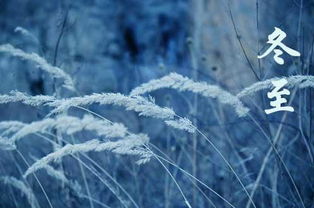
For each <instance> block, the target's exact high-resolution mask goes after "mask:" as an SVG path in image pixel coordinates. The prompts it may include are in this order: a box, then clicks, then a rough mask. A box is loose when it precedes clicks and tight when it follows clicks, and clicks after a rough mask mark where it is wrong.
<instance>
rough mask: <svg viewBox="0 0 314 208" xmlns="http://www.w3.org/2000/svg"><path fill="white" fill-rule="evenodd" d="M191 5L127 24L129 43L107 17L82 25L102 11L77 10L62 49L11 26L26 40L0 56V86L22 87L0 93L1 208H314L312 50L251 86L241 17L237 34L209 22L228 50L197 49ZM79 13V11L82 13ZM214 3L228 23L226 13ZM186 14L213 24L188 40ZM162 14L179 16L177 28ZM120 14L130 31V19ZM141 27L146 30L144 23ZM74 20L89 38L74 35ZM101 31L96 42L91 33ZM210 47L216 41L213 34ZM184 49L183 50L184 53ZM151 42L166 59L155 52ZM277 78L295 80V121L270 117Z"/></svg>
mask: <svg viewBox="0 0 314 208" xmlns="http://www.w3.org/2000/svg"><path fill="white" fill-rule="evenodd" d="M77 2H80V1H77ZM95 2H96V1H95ZM115 2H116V1H112V3H110V4H113V5H115V6H116V7H114V8H119V9H118V10H119V11H120V10H121V11H123V10H126V11H128V12H130V14H131V13H132V8H133V7H137V6H145V9H149V8H151V6H152V5H151V4H150V2H152V1H144V2H142V3H136V1H125V2H124V1H122V2H123V3H121V2H120V1H117V2H120V3H115ZM128 2H130V3H128ZM156 2H157V1H156ZM165 2H166V1H165ZM169 2H170V1H169ZM173 2H175V1H173ZM192 2H193V8H192V7H191V8H190V7H189V8H188V7H187V5H188V4H186V3H185V2H184V1H180V3H178V2H177V4H175V7H174V8H166V9H165V8H162V7H160V8H159V7H158V6H157V7H154V9H153V10H149V14H150V15H146V16H145V15H144V13H143V14H142V13H141V14H140V15H139V16H138V17H136V18H135V17H134V16H130V17H132V18H127V19H128V21H130V22H128V23H127V26H124V27H126V28H124V30H123V27H122V28H120V27H117V28H119V30H120V29H121V30H123V31H119V34H120V33H121V36H122V37H123V38H124V39H123V38H120V39H119V36H118V35H117V34H114V35H113V34H111V33H110V32H109V31H107V30H105V29H104V28H102V27H100V25H102V24H104V23H102V21H103V20H102V18H99V19H101V21H96V20H98V19H97V18H95V19H93V21H91V22H89V21H87V22H85V23H84V24H83V22H82V21H85V17H86V16H85V15H91V16H94V15H95V16H97V14H98V15H99V14H107V13H106V12H105V9H106V8H109V7H108V5H107V4H105V5H103V7H99V8H93V9H92V10H90V11H89V10H87V9H86V10H85V9H84V10H82V11H80V10H78V11H79V13H78V16H82V17H81V18H79V19H78V20H77V21H76V20H74V19H71V15H69V16H68V13H66V14H62V15H60V18H58V20H57V22H58V25H60V28H59V29H60V30H58V32H60V34H58V35H59V36H57V40H56V43H55V45H53V46H51V45H49V44H48V43H47V42H50V41H51V40H50V39H48V40H45V34H46V33H43V34H42V33H40V35H41V36H39V35H38V34H36V35H34V34H33V32H36V30H34V31H28V30H27V29H26V27H16V29H15V30H14V31H15V35H16V36H17V38H21V39H22V40H23V41H28V43H25V44H24V43H23V44H21V41H22V40H19V41H20V42H16V41H12V44H6V42H8V41H7V40H6V41H5V42H4V43H3V44H2V45H0V72H1V73H0V75H1V77H0V82H1V81H3V82H5V83H6V82H8V80H14V79H15V80H19V81H20V80H21V82H19V83H10V84H9V85H10V86H5V88H4V89H0V90H1V92H2V93H1V94H0V155H1V159H0V208H2V207H6V208H11V207H31V208H40V207H48V208H59V207H78V208H86V207H90V208H98V207H105V208H108V207H112V208H116V207H117V208H120V207H124V208H133V207H135V208H150V207H153V208H172V207H187V208H192V207H193V208H203V207H204V208H205V207H206V208H207V207H217V208H226V207H232V208H242V207H243V208H250V207H254V208H263V207H274V208H275V207H276V208H285V207H289V208H290V207H300V208H312V207H313V203H314V201H313V193H314V188H313V187H314V177H313V172H314V168H313V167H314V166H313V164H314V157H313V154H314V152H313V145H314V143H313V139H312V137H313V131H314V128H313V122H312V118H313V116H312V115H313V114H312V113H313V108H312V106H313V99H312V98H313V92H312V91H313V87H314V77H313V76H312V75H313V73H312V70H313V69H312V60H311V59H312V53H313V52H312V51H313V49H312V48H306V47H305V49H304V51H303V53H302V54H304V55H303V56H304V57H303V56H302V59H300V60H295V62H296V63H293V64H290V63H289V62H290V60H288V59H287V61H286V62H287V65H289V67H291V68H288V67H287V69H285V71H280V72H282V73H278V74H280V75H274V74H275V73H272V72H271V70H273V68H272V67H273V66H272V65H271V63H272V62H270V63H268V62H267V63H266V60H263V61H265V62H262V63H253V61H252V63H249V64H248V65H249V66H250V67H252V70H255V71H254V75H255V76H256V78H257V79H260V80H257V79H256V80H254V79H255V78H254V77H253V74H250V73H249V72H248V73H247V74H250V75H249V76H251V75H252V77H251V79H244V78H243V77H246V73H245V74H244V73H242V72H243V71H241V70H242V69H241V67H238V66H239V65H238V64H237V63H236V62H235V60H236V61H239V62H241V61H249V62H250V60H255V59H254V58H256V57H255V55H254V56H252V57H251V56H250V54H251V53H252V54H255V53H256V55H257V53H258V52H256V51H255V50H256V49H255V46H254V47H251V46H250V45H251V44H250V43H251V42H249V41H248V42H245V41H246V40H248V39H249V38H248V37H247V36H250V35H251V34H243V37H242V36H240V35H239V34H240V33H241V32H242V31H243V30H245V28H244V27H243V26H242V27H241V29H239V30H237V25H236V22H237V18H239V17H237V16H236V15H234V16H232V14H231V11H230V15H231V16H232V17H231V18H232V23H233V24H234V25H233V26H234V29H235V30H236V37H233V36H232V35H230V37H229V34H230V31H229V30H225V27H226V28H227V27H230V28H232V27H231V25H229V26H228V25H224V26H220V25H219V28H218V24H217V22H216V18H214V20H213V22H212V23H211V24H210V25H211V27H212V26H215V27H214V28H210V30H209V31H207V30H206V31H207V32H210V31H216V30H217V31H219V30H222V32H221V33H223V35H222V36H221V37H227V39H226V40H224V39H223V40H224V41H222V40H221V39H217V40H216V39H215V40H211V41H209V42H210V43H211V44H209V48H206V46H202V47H201V46H200V45H202V44H201V43H202V41H200V40H199V39H198V38H197V36H199V37H200V36H202V35H203V34H201V27H202V24H204V25H205V24H206V23H205V22H206V21H207V19H211V18H209V16H207V14H205V13H204V11H203V9H204V7H203V6H202V5H201V3H202V2H203V3H204V1H203V0H200V1H192ZM243 2H245V1H243ZM243 2H242V3H241V4H243ZM259 2H260V1H257V2H254V5H257V6H258V3H259ZM47 4H48V3H47ZM76 4H80V3H76V1H75V2H73V8H74V9H73V10H76V9H78V8H80V7H79V6H78V5H76ZM91 4H92V3H91ZM97 4H101V3H99V2H98V3H97ZM108 4H109V3H108ZM133 4H134V5H133ZM165 4H167V5H170V4H171V3H165ZM194 4H195V5H194ZM208 4H209V6H210V7H213V9H212V10H217V11H214V12H216V13H217V14H218V13H219V14H220V13H223V12H221V7H220V4H219V2H215V1H210V2H208ZM216 4H217V5H216ZM230 4H231V3H230ZM249 4H250V5H251V4H252V2H249ZM122 5H126V6H125V8H121V7H118V6H122ZM156 5H162V3H158V4H157V3H156ZM156 5H155V6H156ZM218 5H219V6H218ZM223 5H224V6H226V8H227V6H230V5H225V4H223ZM194 7H195V8H194ZM301 8H302V7H301ZM71 9H72V7H71ZM96 9H99V11H98V12H96V11H95V10H96ZM111 9H112V8H111ZM133 9H134V8H133ZM187 9H188V10H189V9H191V10H192V9H193V14H192V16H193V17H194V16H195V18H196V20H198V19H201V18H204V19H203V21H202V22H197V24H196V25H195V28H193V32H192V33H193V37H189V38H187V37H186V36H187V34H186V33H185V32H186V31H187V30H189V29H190V28H188V29H187V28H184V25H187V24H189V23H188V21H186V19H184V18H183V17H184V15H183V13H184V12H182V10H184V11H186V10H187ZM229 9H230V8H229ZM164 11H170V13H171V15H174V16H177V17H175V18H174V19H175V21H174V22H172V23H171V24H170V25H169V23H168V22H171V21H170V20H172V19H171V18H170V19H169V16H167V14H165V13H164ZM223 11H224V10H223ZM94 12H95V13H94ZM107 12H108V11H107ZM212 12H213V11H210V12H209V13H210V15H213V14H212ZM246 12H247V11H246ZM113 13H114V15H117V16H118V17H119V18H118V17H116V16H115V18H117V19H119V21H122V22H123V21H124V20H123V19H124V15H122V14H120V13H119V12H118V11H116V10H114V12H113ZM115 13H117V14H115ZM181 13H182V14H181ZM223 14H224V13H223ZM224 15H225V14H224ZM151 16H152V17H151ZM301 16H302V15H301ZM101 17H102V16H101ZM157 17H158V18H157ZM257 17H259V16H257ZM106 18H109V19H110V18H111V17H106ZM133 18H135V19H136V21H135V20H134V19H133ZM150 18H152V19H150ZM176 18H177V19H176ZM186 18H187V19H189V18H188V17H186ZM217 18H218V17H217ZM219 18H222V16H219ZM219 18H218V19H219ZM228 18H229V17H228ZM143 19H145V21H146V19H150V23H149V24H147V25H146V24H144V23H142V24H138V22H137V21H138V20H142V21H143V22H145V21H144V20H143ZM110 20H111V21H113V20H114V21H115V20H116V19H113V18H112V19H110ZM157 20H158V21H157ZM45 21H51V20H49V18H45ZM119 21H117V22H119ZM132 21H135V22H134V23H133V22H132ZM193 21H195V20H193ZM228 21H229V19H228ZM254 21H255V20H254ZM0 22H1V20H0ZM218 22H219V21H218ZM226 22H227V21H226ZM243 22H247V21H243ZM300 22H302V21H301V20H300ZM76 23H77V24H81V23H82V25H85V26H86V25H88V26H89V27H87V28H88V29H87V30H86V31H81V30H77V29H78V28H79V29H80V28H81V27H78V26H77V25H75V24H76ZM47 24H48V23H47ZM241 24H242V23H241ZM128 25H132V26H134V27H139V28H137V30H138V31H140V30H144V31H145V35H144V33H143V34H137V33H134V31H136V30H133V28H132V27H130V28H129V27H128ZM107 26H108V27H109V28H110V27H111V26H112V22H111V23H110V24H107ZM120 26H121V25H120ZM122 26H123V24H122ZM247 26H248V31H251V30H250V28H249V25H247ZM94 27H96V28H97V30H96V32H95V31H89V29H90V30H92V28H94ZM142 27H143V28H144V29H143V28H142ZM172 27H174V28H175V29H173V28H172ZM216 27H217V28H216ZM220 27H221V28H220ZM74 28H75V29H76V30H75V29H74ZM82 28H83V26H82ZM152 28H158V32H157V33H156V34H157V35H156V36H157V37H158V38H151V39H150V38H147V37H155V36H154V33H155V31H154V30H151V29H152ZM206 28H207V27H206ZM254 28H255V26H254ZM84 29H86V28H84ZM106 29H107V28H106ZM115 29H116V28H115ZM175 30H179V32H175ZM45 32H47V31H45ZM49 32H51V31H49ZM49 32H48V33H49ZM53 32H55V31H53ZM142 32H143V31H142ZM233 32H234V31H233V30H232V34H233ZM67 33H69V34H67ZM65 34H67V35H65ZM77 34H80V36H84V37H85V36H86V37H87V39H84V38H81V37H77ZM96 34H101V35H100V36H99V37H98V35H96ZM146 34H147V36H146ZM258 34H259V33H258ZM233 35H234V34H233ZM37 36H38V37H37ZM65 36H66V38H65ZM172 36H175V37H174V39H175V40H174V39H172ZM194 36H195V37H194ZM204 36H205V37H208V38H209V39H211V38H212V37H215V38H221V37H220V36H219V35H217V34H216V33H215V32H213V34H207V33H206V35H204ZM260 36H261V34H260ZM48 37H50V36H49V35H48ZM266 37H267V35H265V38H266ZM76 38H77V39H78V41H75V40H76ZM98 38H100V40H101V41H99V42H98V43H99V44H97V45H96V46H94V42H93V41H94V40H95V39H98ZM103 38H108V39H109V40H110V41H108V40H107V41H108V42H106V41H103V40H102V39H103ZM229 38H231V39H229ZM232 38H234V40H233V39H232ZM298 38H301V35H300V34H299V36H298ZM159 39H160V40H159ZM186 39H187V41H186ZM259 39H261V37H259ZM291 39H292V38H291ZM152 40H153V41H152ZM45 41H47V42H45ZM102 41H103V42H104V44H102ZM233 41H235V42H236V46H238V45H237V44H238V42H237V41H239V42H240V43H241V48H242V50H243V52H244V55H245V59H243V60H242V59H240V58H239V57H240V56H239V54H240V53H239V54H234V51H232V50H231V51H228V50H224V49H225V47H226V45H225V44H226V43H227V44H228V45H229V44H230V45H232V44H234V42H233ZM241 41H242V42H241ZM10 42H11V41H10ZM181 42H184V44H186V45H187V46H186V47H183V48H181ZM186 42H187V43H186ZM215 42H217V43H220V44H218V45H219V48H220V47H221V48H222V49H221V50H223V52H224V53H222V54H223V55H222V54H220V52H219V51H216V50H217V47H218V46H216V45H215V44H213V43H215ZM13 43H14V44H13ZM43 43H47V44H48V45H45V44H43ZM105 43H106V44H105ZM147 43H148V46H149V47H151V48H154V49H156V48H158V49H156V51H157V52H158V51H161V52H160V53H161V54H162V55H163V56H164V57H163V58H165V57H167V58H165V59H166V60H163V59H161V60H160V57H159V56H158V55H156V54H155V53H152V54H150V52H151V51H149V50H148V49H147V48H148V46H147V45H145V44H147ZM41 44H43V45H41ZM119 44H121V45H123V47H124V48H123V47H121V48H119V46H121V45H119ZM162 44H164V45H162ZM198 44H199V45H198ZM242 44H243V45H242ZM254 44H255V43H254ZM254 44H252V45H254ZM289 45H290V44H289ZM304 45H306V44H304ZM236 46H233V47H235V48H236V49H237V51H238V49H239V48H237V47H236ZM59 47H60V48H59ZM155 47H156V48H155ZM159 47H161V48H160V49H159ZM203 47H204V48H203ZM211 47H213V48H215V50H214V49H212V48H211ZM309 47H310V46H309ZM92 48H94V49H95V48H96V49H97V50H96V49H95V50H94V51H93V50H92ZM205 48H206V50H205ZM241 48H240V49H241ZM257 48H258V49H260V48H261V46H257ZM50 50H51V51H50ZM120 50H122V52H121V51H120ZM124 50H125V51H124ZM207 50H208V51H211V50H213V51H214V52H212V53H213V54H212V56H208V57H207V56H206V54H203V53H205V52H206V51H207ZM245 50H248V51H245ZM307 50H308V51H307ZM34 51H36V53H35V52H34ZM61 51H62V52H61ZM156 51H155V52H156ZM92 52H93V53H92ZM174 54H177V56H175V55H174ZM159 55H160V54H159ZM108 57H112V59H114V60H116V62H114V63H112V62H111V61H112V60H111V59H109V58H108ZM152 57H153V58H152ZM156 57H157V58H156ZM180 57H181V58H180ZM231 57H233V59H231ZM155 59H157V60H158V61H160V62H161V63H159V68H158V67H156V65H158V64H156V63H155ZM221 59H222V60H223V61H221ZM229 59H230V60H232V61H230V60H229ZM138 60H141V61H138ZM267 60H268V59H267ZM269 60H271V59H269ZM163 61H165V62H166V63H163ZM220 61H221V63H220ZM151 62H152V64H151V65H148V63H151ZM230 62H231V63H230ZM59 63H60V64H59ZM130 63H131V64H130ZM139 63H140V64H139ZM142 63H144V64H145V67H143V68H141V64H142ZM301 63H302V64H301ZM129 64H130V65H129ZM134 65H135V66H136V67H134ZM138 65H140V66H138ZM215 65H218V66H217V67H216V66H215ZM220 66H225V67H226V68H223V69H221V68H220ZM227 66H228V67H227ZM243 66H245V67H247V66H246V65H245V64H244V65H243ZM128 67H129V68H128ZM229 67H230V68H229ZM267 67H269V68H267ZM274 68H275V67H274ZM299 68H300V69H299ZM111 70H112V71H111ZM248 70H249V69H248ZM276 70H277V69H276ZM281 70H283V69H281ZM292 70H293V72H292V73H291V71H292ZM283 74H284V75H283ZM288 74H289V75H288ZM291 74H293V75H291ZM311 74H312V75H311ZM235 75H236V76H235ZM15 76H17V77H16V78H15ZM12 77H13V78H12ZM266 77H271V78H266ZM24 78H25V79H26V83H23V82H22V81H23V79H24ZM281 78H285V79H286V80H287V81H288V84H287V85H286V86H285V87H286V88H287V89H289V90H290V92H291V94H290V95H289V96H287V97H285V98H286V99H287V100H288V103H287V105H291V106H293V107H294V109H295V112H293V113H285V112H279V113H276V114H272V115H266V114H265V112H264V110H265V109H267V108H269V103H270V100H269V99H268V98H267V92H269V91H270V90H272V88H273V86H272V81H274V80H277V79H281ZM34 80H35V81H34ZM36 80H37V81H36ZM38 80H39V81H38ZM41 81H42V82H41ZM0 84H1V83H0ZM1 86H4V85H1Z"/></svg>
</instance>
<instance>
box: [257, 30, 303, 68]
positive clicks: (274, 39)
mask: <svg viewBox="0 0 314 208" xmlns="http://www.w3.org/2000/svg"><path fill="white" fill-rule="evenodd" d="M286 36H287V35H286V33H285V32H284V31H282V30H281V29H279V28H277V27H275V31H274V32H273V33H272V34H270V35H269V36H268V41H267V43H269V44H272V45H271V46H270V47H269V48H268V49H267V50H266V51H265V52H264V54H262V55H260V56H257V58H259V59H261V58H264V57H265V56H267V55H268V54H269V53H270V52H272V51H274V52H275V55H274V59H275V61H276V62H277V63H278V64H280V65H282V64H284V63H285V61H284V60H283V59H282V58H281V57H279V56H280V55H282V54H283V52H282V50H284V51H285V52H287V53H288V54H289V55H290V56H300V55H301V54H300V53H299V52H298V51H296V50H293V49H291V48H289V47H288V46H286V45H285V44H283V43H282V42H281V41H282V40H283V39H285V38H286ZM277 46H278V47H280V48H281V49H282V50H281V49H276V47H277Z"/></svg>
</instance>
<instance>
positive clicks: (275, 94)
mask: <svg viewBox="0 0 314 208" xmlns="http://www.w3.org/2000/svg"><path fill="white" fill-rule="evenodd" d="M272 83H273V85H274V86H275V88H274V89H273V90H272V91H271V92H268V93H267V97H268V98H270V99H272V98H275V100H274V101H271V102H270V105H271V106H272V107H274V108H272V109H267V110H265V112H266V114H270V113H275V112H277V111H290V112H293V111H294V109H293V107H291V106H282V104H284V103H286V102H287V100H286V99H285V98H282V96H283V95H290V91H289V90H287V89H282V90H281V88H282V87H283V86H285V85H286V84H287V83H288V82H287V80H286V79H280V80H276V81H272ZM279 90H281V91H279Z"/></svg>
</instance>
